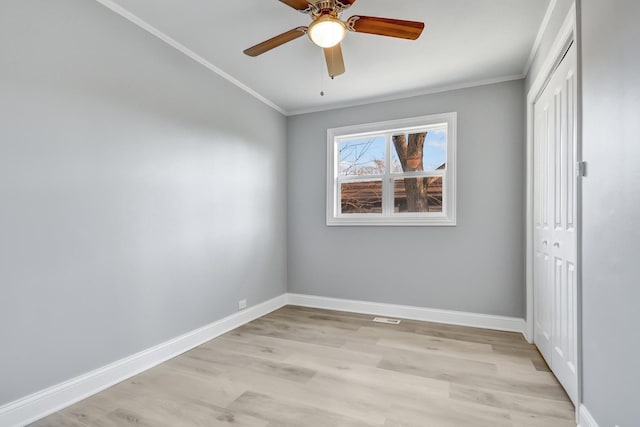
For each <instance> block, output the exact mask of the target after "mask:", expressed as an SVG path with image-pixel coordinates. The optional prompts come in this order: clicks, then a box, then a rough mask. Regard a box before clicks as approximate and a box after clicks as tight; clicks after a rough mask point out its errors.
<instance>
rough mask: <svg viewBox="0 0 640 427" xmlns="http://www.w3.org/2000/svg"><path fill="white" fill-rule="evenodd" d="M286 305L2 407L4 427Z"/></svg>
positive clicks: (244, 315)
mask: <svg viewBox="0 0 640 427" xmlns="http://www.w3.org/2000/svg"><path fill="white" fill-rule="evenodd" d="M286 304H287V294H282V295H280V296H278V297H275V298H273V299H270V300H268V301H265V302H263V303H261V304H258V305H255V306H253V307H249V308H247V309H246V310H243V311H240V312H238V313H234V314H232V315H230V316H227V317H225V318H223V319H220V320H218V321H216V322H213V323H211V324H209V325H206V326H203V327H201V328H199V329H196V330H194V331H191V332H188V333H186V334H184V335H181V336H179V337H176V338H173V339H171V340H169V341H166V342H164V343H162V344H158V345H156V346H154V347H151V348H148V349H146V350H143V351H141V352H139V353H136V354H134V355H132V356H129V357H126V358H124V359H121V360H118V361H116V362H113V363H111V364H109V365H106V366H103V367H101V368H98V369H96V370H94V371H91V372H88V373H86V374H83V375H80V376H78V377H76V378H73V379H70V380H68V381H65V382H62V383H60V384H56V385H54V386H52V387H49V388H47V389H44V390H41V391H39V392H36V393H34V394H31V395H29V396H26V397H24V398H22V399H19V400H16V401H14V402H10V403H8V404H6V405H3V406H1V407H0V426H5V427H20V426H24V425H26V424H29V423H32V422H34V421H36V420H38V419H40V418H43V417H45V416H47V415H49V414H52V413H54V412H56V411H59V410H61V409H63V408H65V407H67V406H69V405H72V404H74V403H76V402H78V401H80V400H82V399H85V398H87V397H89V396H91V395H93V394H95V393H98V392H99V391H102V390H104V389H106V388H108V387H111V386H112V385H114V384H117V383H119V382H121V381H124V380H126V379H127V378H130V377H132V376H134V375H136V374H139V373H140V372H142V371H145V370H147V369H150V368H152V367H154V366H156V365H158V364H160V363H162V362H165V361H167V360H169V359H171V358H173V357H176V356H178V355H179V354H182V353H184V352H185V351H188V350H191V349H192V348H194V347H197V346H198V345H200V344H202V343H205V342H207V341H209V340H212V339H213V338H216V337H218V336H220V335H222V334H224V333H226V332H228V331H230V330H232V329H235V328H237V327H239V326H242V325H244V324H245V323H248V322H250V321H252V320H254V319H257V318H258V317H261V316H264V315H265V314H268V313H270V312H272V311H274V310H277V309H279V308H280V307H283V306H284V305H286Z"/></svg>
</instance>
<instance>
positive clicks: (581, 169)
mask: <svg viewBox="0 0 640 427" xmlns="http://www.w3.org/2000/svg"><path fill="white" fill-rule="evenodd" d="M576 176H577V177H581V176H587V162H576Z"/></svg>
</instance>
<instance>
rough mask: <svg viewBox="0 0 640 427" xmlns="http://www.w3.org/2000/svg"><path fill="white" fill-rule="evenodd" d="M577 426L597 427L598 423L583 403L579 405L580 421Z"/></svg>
mask: <svg viewBox="0 0 640 427" xmlns="http://www.w3.org/2000/svg"><path fill="white" fill-rule="evenodd" d="M578 427H598V423H597V422H596V420H595V419H594V418H593V416H592V415H591V413H590V412H589V410H588V409H587V407H586V406H584V405H580V423H579V424H578Z"/></svg>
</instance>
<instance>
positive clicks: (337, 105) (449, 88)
mask: <svg viewBox="0 0 640 427" xmlns="http://www.w3.org/2000/svg"><path fill="white" fill-rule="evenodd" d="M525 77H526V75H525V74H514V75H510V76H502V77H495V78H491V79H483V80H472V81H468V82H462V83H456V84H451V85H444V86H431V87H426V88H422V89H415V90H411V91H408V92H406V91H405V92H399V93H396V94H392V95H383V96H378V97H371V98H365V99H360V100H355V101H346V102H341V103H340V102H339V103H335V104H331V105H323V106H317V107H310V108H300V109H295V110H290V111H289V112H288V114H287V115H288V116H297V115H300V114H308V113H318V112H322V111H329V110H337V109H340V108H348V107H357V106H361V105H368V104H375V103H378V102H386V101H397V100H400V99H407V98H413V97H416V96H422V95H432V94H435V93H442V92H450V91H453V90H459V89H468V88H472V87H478V86H486V85H492V84H496V83H504V82H510V81H513V80H522V79H524V78H525Z"/></svg>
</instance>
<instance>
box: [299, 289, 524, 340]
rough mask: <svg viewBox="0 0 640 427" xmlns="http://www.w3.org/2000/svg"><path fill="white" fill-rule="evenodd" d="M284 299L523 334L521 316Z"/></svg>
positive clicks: (307, 298)
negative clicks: (519, 317)
mask: <svg viewBox="0 0 640 427" xmlns="http://www.w3.org/2000/svg"><path fill="white" fill-rule="evenodd" d="M288 302H289V304H291V305H300V306H303V307H313V308H324V309H328V310H339V311H349V312H352V313H363V314H377V315H381V316H389V317H399V318H402V319H411V320H422V321H426V322H435V323H446V324H449V325H459V326H471V327H474V328H484V329H495V330H498V331H509V332H518V333H521V334H523V335H524V336H525V338H526V334H525V332H526V323H525V321H524V319H518V318H516V317H505V316H494V315H490V314H476V313H466V312H462V311H451V310H439V309H433V308H424V307H412V306H407V305H396V304H384V303H377V302H368V301H357V300H348V299H339V298H328V297H317V296H311V295H300V294H291V293H290V294H288Z"/></svg>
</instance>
